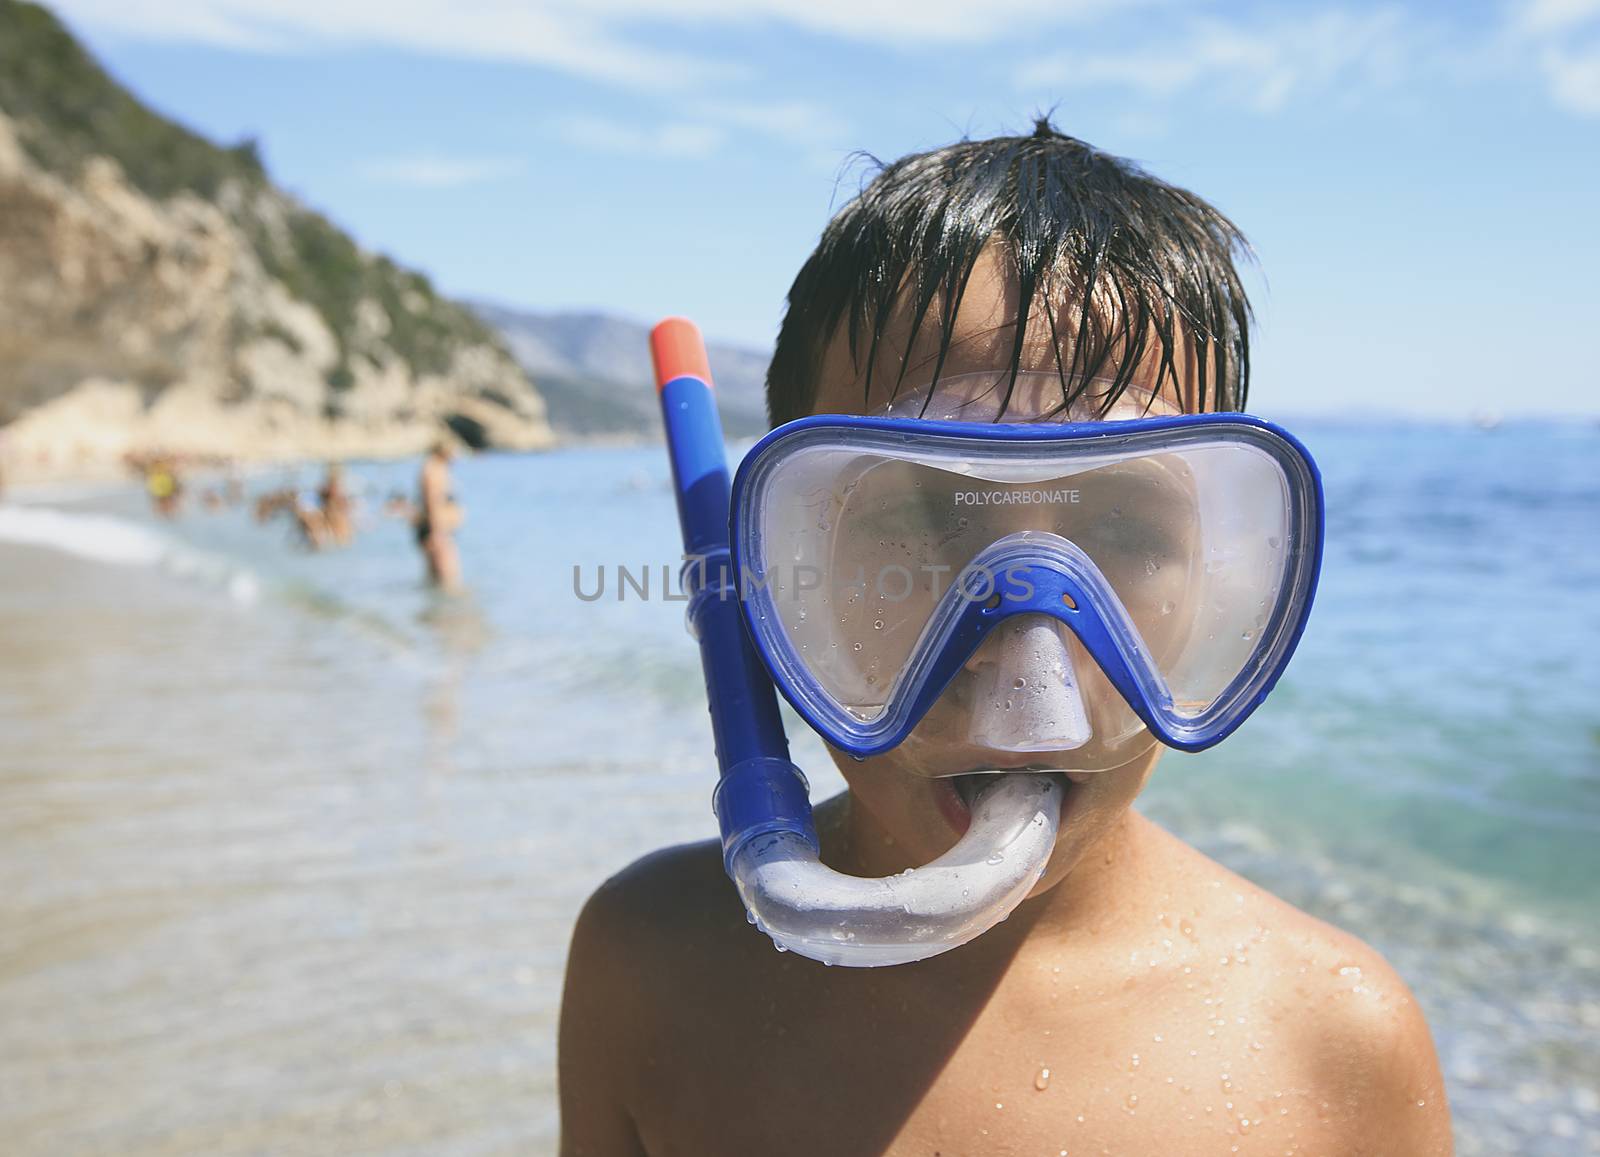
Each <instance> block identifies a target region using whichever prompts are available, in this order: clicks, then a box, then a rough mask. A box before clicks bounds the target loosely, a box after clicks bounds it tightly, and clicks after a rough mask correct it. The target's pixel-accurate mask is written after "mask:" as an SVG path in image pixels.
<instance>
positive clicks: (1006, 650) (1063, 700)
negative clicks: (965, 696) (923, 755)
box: [967, 615, 1093, 751]
mask: <svg viewBox="0 0 1600 1157" xmlns="http://www.w3.org/2000/svg"><path fill="white" fill-rule="evenodd" d="M1065 629H1066V628H1064V627H1063V626H1061V625H1060V624H1059V623H1057V622H1056V621H1055V620H1053V619H1051V618H1049V617H1048V616H1045V615H1018V616H1016V617H1014V618H1010V619H1007V620H1006V621H1005V622H1003V623H1001V624H1000V625H999V626H997V627H995V629H994V630H993V631H992V632H990V634H989V636H988V638H986V639H985V640H984V641H983V643H982V644H981V645H980V646H979V647H978V649H977V651H975V652H974V653H973V656H972V658H971V659H970V660H968V662H967V669H968V671H970V672H971V674H972V675H973V677H974V678H975V679H976V686H975V687H974V692H975V693H974V695H973V698H972V723H971V726H970V728H969V730H968V738H969V739H970V740H971V741H972V742H973V743H974V744H978V745H981V746H985V747H991V748H994V749H996V750H1000V751H1072V750H1074V749H1076V748H1079V747H1082V746H1083V745H1084V744H1086V743H1088V742H1089V739H1090V737H1091V736H1092V735H1093V729H1092V728H1091V727H1090V726H1089V712H1088V709H1087V708H1086V706H1085V704H1084V699H1083V692H1082V688H1081V685H1080V683H1079V680H1078V673H1077V670H1076V669H1075V668H1074V666H1073V662H1072V652H1071V651H1070V650H1069V649H1068V647H1067V642H1066V640H1065V639H1064V638H1063V637H1062V635H1063V632H1064V631H1065Z"/></svg>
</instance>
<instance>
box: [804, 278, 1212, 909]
mask: <svg viewBox="0 0 1600 1157" xmlns="http://www.w3.org/2000/svg"><path fill="white" fill-rule="evenodd" d="M1015 300H1016V292H1015V289H1014V287H1013V286H1008V284H1007V281H1006V275H1005V270H1004V267H1003V265H1002V264H1001V262H1000V261H999V260H998V259H995V258H993V257H992V256H990V255H986V258H985V260H983V261H980V263H979V265H978V267H977V268H976V269H975V270H974V272H973V276H972V279H971V282H970V283H969V286H968V288H967V292H966V294H965V296H964V297H963V299H962V304H961V309H960V311H959V312H958V314H957V316H956V318H955V323H954V326H953V333H952V336H951V342H950V348H949V352H948V354H947V355H946V358H945V361H944V364H943V366H942V367H940V370H939V381H938V383H937V384H935V383H932V381H931V379H932V375H933V370H934V365H935V363H936V361H937V349H938V342H939V333H938V331H937V329H936V328H935V327H933V326H931V325H930V326H926V327H925V328H924V329H923V330H922V331H921V332H919V333H918V335H917V340H916V342H915V343H914V345H913V347H912V349H911V351H910V353H909V355H907V356H906V358H905V362H904V375H903V377H902V361H901V355H902V354H903V353H904V352H905V349H906V341H905V338H906V334H907V333H908V332H909V318H899V319H896V321H894V322H892V323H891V324H890V325H889V326H888V327H886V332H885V333H884V335H883V338H882V340H881V341H880V342H879V350H880V354H879V356H878V360H877V362H876V363H875V365H874V366H873V369H872V375H871V378H872V394H871V396H870V397H868V396H866V395H865V382H866V379H867V366H866V364H865V360H864V359H862V360H861V362H860V364H858V363H857V359H856V358H854V357H853V356H852V353H851V350H850V348H849V345H848V342H847V340H846V339H845V338H844V337H843V336H838V337H836V338H835V339H834V340H833V341H832V342H831V343H830V345H829V346H828V348H827V349H826V351H825V353H824V356H823V358H822V362H821V366H820V370H821V372H820V375H819V387H818V392H817V397H816V401H815V403H814V405H813V407H812V409H813V412H815V413H819V414H881V413H884V412H885V411H886V410H888V408H889V406H890V403H891V401H892V400H893V401H896V402H897V404H896V405H895V412H897V413H904V412H908V411H907V410H906V409H905V403H906V399H907V398H908V397H909V398H912V399H914V400H920V398H921V397H925V396H927V395H928V393H929V389H930V386H931V387H933V388H932V397H933V400H934V403H935V404H934V405H931V406H930V407H929V408H928V411H927V414H928V416H936V415H937V414H938V413H939V412H941V411H944V412H949V411H950V410H952V409H953V408H954V407H953V406H951V405H948V404H947V403H951V402H957V403H959V402H962V401H968V400H969V399H970V398H971V397H972V396H975V395H981V394H982V393H983V392H984V391H986V390H987V389H989V388H990V387H991V386H993V385H995V384H998V385H999V386H1000V387H1001V388H1004V384H1005V382H1006V381H1007V379H1008V377H1009V374H1008V372H1007V367H1009V364H1010V359H1011V349H1012V343H1013V341H1014V340H1015V325H1014V320H1015V307H1014V305H1013V303H1014V302H1015ZM1072 313H1073V311H1072V310H1071V309H1070V308H1063V309H1062V310H1061V312H1060V314H1059V315H1058V316H1057V318H1056V323H1057V325H1056V330H1057V332H1060V333H1070V332H1072V328H1071V327H1072V326H1073V325H1074V324H1075V318H1074V317H1073V316H1072ZM1028 329H1029V341H1028V344H1027V345H1026V346H1025V348H1024V352H1023V357H1022V363H1021V369H1022V370H1024V371H1040V372H1042V373H1046V374H1050V375H1055V374H1056V373H1057V372H1058V371H1057V363H1056V358H1057V355H1056V351H1055V349H1054V348H1053V346H1052V345H1051V343H1050V339H1049V334H1050V327H1049V325H1048V324H1047V323H1046V322H1045V319H1044V318H1043V317H1041V316H1039V315H1038V313H1037V312H1034V313H1033V314H1032V316H1031V317H1030V324H1029V326H1028ZM1151 363H1152V364H1150V365H1148V366H1140V367H1138V369H1137V371H1136V372H1135V374H1134V377H1133V385H1132V386H1131V387H1130V389H1129V390H1128V392H1127V394H1126V395H1125V396H1124V400H1123V401H1121V402H1119V403H1118V405H1117V407H1116V408H1114V409H1113V410H1112V412H1111V414H1110V415H1109V416H1110V417H1112V418H1124V417H1126V418H1133V417H1139V416H1142V415H1144V414H1152V415H1153V414H1174V413H1181V412H1183V407H1182V406H1180V404H1179V401H1180V400H1179V399H1174V398H1172V397H1171V394H1172V392H1173V391H1172V386H1171V384H1170V382H1169V383H1168V387H1167V391H1166V392H1167V396H1166V397H1156V398H1152V394H1151V388H1152V387H1153V385H1154V382H1155V365H1154V364H1153V359H1151ZM1179 370H1180V374H1184V373H1185V372H1186V371H1187V367H1186V366H1184V365H1181V364H1180V366H1179ZM952 379H961V380H960V381H953V380H952ZM1038 380H1040V381H1043V380H1045V379H1038ZM1184 380H1185V378H1184V377H1182V376H1181V377H1180V381H1184ZM897 381H898V383H899V388H898V389H897V390H896V389H895V386H896V383H897ZM1185 393H1186V399H1187V397H1188V396H1192V395H1190V394H1189V392H1188V390H1187V388H1186V391H1185ZM891 394H893V395H894V397H893V398H891ZM956 395H963V396H956ZM1186 399H1185V400H1186ZM1059 400H1060V392H1059V389H1056V390H1055V391H1054V394H1053V396H1052V395H1051V394H1050V392H1049V391H1048V390H1044V389H1028V388H1021V389H1018V390H1017V391H1016V392H1015V393H1014V394H1013V396H1012V398H1011V400H1010V403H1009V405H1008V407H1007V410H1006V413H1005V415H1004V419H1003V420H1005V421H1007V422H1027V421H1038V420H1041V419H1046V418H1047V415H1048V413H1049V409H1050V406H1051V404H1052V402H1055V403H1059ZM909 412H910V413H912V414H915V413H916V412H917V407H916V406H913V407H912V408H911V409H910V410H909ZM1071 417H1072V418H1073V420H1078V415H1077V414H1073V415H1072V416H1071ZM1050 420H1056V421H1060V420H1064V419H1063V418H1061V417H1059V416H1056V417H1054V418H1053V419H1050ZM1171 489H1172V488H1170V487H1169V488H1168V490H1169V492H1170V491H1171ZM1173 573H1174V574H1176V573H1177V568H1173ZM1173 594H1174V596H1175V597H1178V598H1180V599H1181V597H1182V592H1181V591H1179V592H1173ZM1011 621H1012V622H1013V623H1026V622H1029V621H1031V620H1029V619H1015V620H1011ZM1151 641H1152V642H1154V640H1151ZM1006 645H1008V641H1007V639H1006V638H1005V633H1004V632H1001V631H997V632H996V633H995V634H994V635H993V636H991V637H990V639H989V640H988V641H986V643H985V645H984V646H982V647H980V648H979V650H978V651H977V652H975V654H974V656H973V660H972V662H971V663H969V667H971V668H976V667H977V666H978V665H980V664H981V663H983V662H985V661H993V660H994V658H995V657H996V649H997V648H999V647H1004V646H1006ZM1018 645H1020V643H1019V644H1018ZM971 711H972V708H971V705H970V703H969V702H966V701H965V700H964V697H963V695H962V694H961V693H960V679H959V678H958V681H957V682H956V683H952V685H951V688H950V690H949V691H947V693H946V694H945V695H944V696H942V697H941V699H940V700H939V701H938V702H937V703H936V704H935V705H934V707H933V708H932V710H930V711H929V712H928V714H927V716H925V717H924V719H923V720H922V721H921V723H919V724H918V726H917V728H916V729H915V730H914V731H913V733H912V734H911V736H909V737H908V738H907V739H906V741H905V742H904V743H902V744H900V745H899V746H898V747H896V748H894V749H892V750H890V751H888V752H885V753H884V754H882V755H879V756H875V757H872V758H869V759H866V760H856V759H853V758H851V757H849V756H847V755H844V754H842V753H840V752H834V753H833V756H834V762H835V763H836V764H837V765H838V767H839V770H840V772H841V774H842V775H843V776H844V778H845V780H846V782H847V783H848V784H849V786H850V791H851V795H852V796H853V797H854V800H855V802H856V805H857V806H858V807H860V808H863V809H865V811H866V813H867V814H868V816H870V818H871V819H872V820H873V821H874V822H875V823H876V825H877V826H878V827H880V828H881V829H882V831H883V834H884V835H885V836H886V837H888V838H889V839H892V840H893V841H894V842H895V844H896V845H898V846H899V847H900V848H902V849H903V850H904V852H905V854H906V857H907V858H908V859H909V860H913V861H915V862H917V863H924V862H926V861H928V860H931V859H933V858H935V857H936V856H938V855H940V854H942V853H943V852H944V851H946V850H947V849H948V848H949V847H950V846H951V845H952V844H953V843H954V842H955V841H956V840H957V839H958V838H959V837H960V835H961V833H962V832H964V831H965V830H966V827H967V825H968V823H969V821H970V816H969V813H968V810H967V805H966V803H965V802H964V800H963V797H962V795H961V794H960V792H958V791H957V787H956V784H957V780H956V778H955V777H956V776H958V775H961V774H962V773H965V772H970V771H972V770H974V768H975V766H981V767H988V768H994V769H996V770H999V769H1000V767H999V766H997V764H996V762H995V761H994V758H993V755H992V753H990V754H989V756H988V760H989V761H988V762H987V763H983V762H981V757H980V756H979V755H977V754H976V753H974V752H972V751H971V750H970V749H968V748H966V747H965V746H964V745H963V743H962V741H961V739H960V738H959V737H960V736H963V735H965V734H966V732H967V730H968V727H967V723H968V717H969V716H970V715H971ZM1129 717H1130V718H1131V713H1130V716H1129ZM1119 750H1120V752H1121V754H1120V755H1119V756H1118V758H1119V759H1120V760H1121V762H1117V763H1116V764H1115V765H1114V766H1112V767H1111V768H1110V770H1107V771H1099V772H1068V773H1066V777H1067V780H1068V781H1069V782H1068V783H1067V787H1066V796H1065V802H1064V804H1063V807H1062V822H1061V829H1060V834H1059V836H1058V838H1057V843H1056V850H1055V852H1054V854H1053V855H1052V857H1051V860H1050V865H1049V867H1048V869H1047V870H1046V873H1045V875H1044V877H1043V879H1042V880H1041V881H1040V883H1039V885H1038V887H1037V888H1036V889H1035V892H1038V891H1042V890H1045V889H1048V888H1050V887H1052V886H1054V885H1055V884H1056V883H1058V882H1059V881H1060V880H1061V879H1062V878H1063V877H1065V876H1066V875H1067V873H1069V872H1070V871H1071V870H1072V868H1073V867H1074V866H1075V865H1076V864H1077V863H1078V862H1079V861H1080V859H1081V858H1082V857H1083V856H1084V854H1085V853H1086V852H1087V851H1088V850H1089V849H1090V848H1092V847H1093V846H1094V845H1095V844H1096V843H1097V842H1098V841H1099V840H1100V838H1101V837H1102V836H1103V835H1104V834H1105V833H1106V832H1107V831H1109V830H1110V829H1111V828H1112V827H1113V826H1114V825H1115V824H1116V823H1117V822H1118V821H1119V820H1120V818H1121V817H1122V816H1123V814H1124V813H1125V812H1126V811H1127V809H1128V807H1129V805H1131V804H1132V802H1133V800H1134V798H1135V797H1136V796H1137V795H1138V794H1139V792H1140V791H1141V790H1142V789H1143V787H1144V784H1145V782H1146V780H1147V779H1148V778H1149V776H1150V773H1151V771H1152V770H1153V769H1154V767H1155V764H1156V761H1157V759H1158V758H1159V757H1160V753H1161V748H1160V747H1159V745H1156V744H1155V743H1154V740H1153V739H1152V738H1151V737H1150V736H1149V735H1148V733H1146V732H1143V731H1142V730H1141V731H1139V732H1138V733H1137V734H1134V735H1131V736H1129V737H1127V738H1126V739H1125V741H1124V742H1123V744H1122V746H1121V748H1120V749H1119ZM1027 765H1028V757H1027V756H1026V755H1023V754H1018V755H1017V757H1016V760H1015V763H1014V766H1017V767H1023V766H1027Z"/></svg>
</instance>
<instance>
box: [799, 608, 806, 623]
mask: <svg viewBox="0 0 1600 1157" xmlns="http://www.w3.org/2000/svg"><path fill="white" fill-rule="evenodd" d="M805 617H806V609H805V608H804V607H801V608H800V614H799V615H798V618H799V619H800V620H801V621H802V622H804V621H805Z"/></svg>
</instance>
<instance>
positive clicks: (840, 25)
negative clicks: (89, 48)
mask: <svg viewBox="0 0 1600 1157" xmlns="http://www.w3.org/2000/svg"><path fill="white" fill-rule="evenodd" d="M1144 2H1151V0H1144ZM1112 3H1113V0H988V2H987V3H985V4H983V5H977V4H973V3H971V0H920V2H916V3H910V2H908V0H524V2H522V3H516V4H510V3H506V2H505V0H332V2H330V0H140V3H137V4H130V3H128V2H127V0H56V3H55V7H57V8H58V9H59V10H60V11H61V12H62V13H63V14H64V15H65V16H66V17H67V18H68V19H69V20H71V21H73V22H74V23H77V24H81V25H83V26H86V27H90V28H94V29H96V30H100V31H106V32H112V33H116V34H118V35H123V36H128V37H133V38H138V39H145V40H158V41H161V40H178V41H190V42H198V43H206V44H215V45H220V46H223V47H227V48H243V49H249V50H255V51H260V52H277V53H303V52H310V51H317V50H323V49H327V48H338V47H348V46H353V45H384V46H389V47H395V48H403V49H407V50H410V51H415V52H422V53H427V54H430V55H441V56H460V57H468V58H483V59H493V60H520V61H525V62H527V63H530V64H539V65H544V66H547V67H550V68H555V69H559V70H561V71H564V72H569V73H573V74H575V75H579V76H587V77H593V78H596V79H600V80H606V81H611V82H614V83H618V84H623V85H628V86H630V87H637V88H645V89H654V90H675V89H692V88H695V87H697V86H698V85H699V84H700V83H701V82H703V81H704V80H706V79H710V78H711V77H714V76H716V75H728V74H737V73H738V72H739V71H740V66H739V65H737V64H735V63H732V62H726V61H721V60H718V59H717V58H715V57H713V56H711V55H710V54H707V53H697V52H688V51H675V50H672V49H668V48H664V47H663V46H662V45H661V43H660V37H659V36H658V35H656V33H658V32H659V30H660V29H661V28H663V27H668V26H670V27H674V28H677V29H679V30H682V31H684V32H688V33H692V32H693V31H694V30H696V29H697V28H699V27H710V26H720V27H737V26H749V25H760V24H780V25H786V26H789V27H792V28H798V29H803V30H805V31H808V32H813V33H818V34H822V35H827V36H833V37H837V38H840V39H845V40H853V41H859V42H864V43H870V44H879V45H885V46H890V47H904V46H908V45H918V44H932V43H942V44H968V43H979V42H989V41H995V40H999V39H1002V38H1005V37H1007V36H1017V35H1023V34H1027V33H1029V32H1030V31H1036V30H1037V29H1039V28H1042V27H1045V26H1047V25H1052V24H1059V23H1062V22H1068V21H1071V20H1075V19H1082V18H1084V17H1087V16H1090V15H1094V14H1097V13H1100V12H1103V11H1105V10H1107V9H1108V8H1109V7H1110V6H1111V4H1112ZM1123 7H1124V8H1125V7H1126V4H1124V6H1123Z"/></svg>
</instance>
